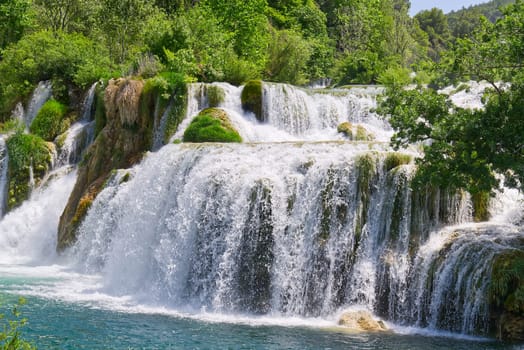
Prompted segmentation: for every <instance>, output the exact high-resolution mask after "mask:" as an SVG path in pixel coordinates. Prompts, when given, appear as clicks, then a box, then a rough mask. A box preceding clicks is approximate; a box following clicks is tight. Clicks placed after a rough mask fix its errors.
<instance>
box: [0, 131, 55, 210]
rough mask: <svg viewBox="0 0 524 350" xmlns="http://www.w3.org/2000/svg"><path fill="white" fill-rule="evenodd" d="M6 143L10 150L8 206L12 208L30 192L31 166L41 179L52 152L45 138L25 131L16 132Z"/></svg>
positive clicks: (36, 176)
mask: <svg viewBox="0 0 524 350" xmlns="http://www.w3.org/2000/svg"><path fill="white" fill-rule="evenodd" d="M6 143H7V150H8V152H9V198H8V207H9V209H12V208H14V207H16V206H18V205H19V204H20V203H22V201H24V200H25V199H27V198H28V196H29V194H30V190H31V189H30V188H29V180H30V176H29V174H30V168H31V167H32V169H33V172H34V177H35V180H36V181H38V180H39V179H41V178H42V177H43V176H44V174H45V173H46V172H47V170H48V168H49V164H50V163H51V153H50V150H49V147H48V145H47V143H46V142H45V141H44V140H43V139H41V138H40V137H38V136H36V135H31V134H24V133H23V132H17V133H15V134H14V135H12V136H11V137H9V139H7V142H6Z"/></svg>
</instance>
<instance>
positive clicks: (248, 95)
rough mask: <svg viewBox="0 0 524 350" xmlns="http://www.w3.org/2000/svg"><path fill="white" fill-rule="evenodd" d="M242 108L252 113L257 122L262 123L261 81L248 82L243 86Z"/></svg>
mask: <svg viewBox="0 0 524 350" xmlns="http://www.w3.org/2000/svg"><path fill="white" fill-rule="evenodd" d="M241 100H242V108H243V109H244V110H245V111H248V112H253V113H254V114H255V117H256V118H257V119H258V120H259V121H264V116H263V115H262V81H260V80H250V81H248V82H247V83H246V85H245V86H244V89H243V90H242V95H241Z"/></svg>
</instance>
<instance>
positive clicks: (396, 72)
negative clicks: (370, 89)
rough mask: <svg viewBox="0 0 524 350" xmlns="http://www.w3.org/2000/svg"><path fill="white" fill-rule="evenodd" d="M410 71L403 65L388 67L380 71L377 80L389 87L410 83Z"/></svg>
mask: <svg viewBox="0 0 524 350" xmlns="http://www.w3.org/2000/svg"><path fill="white" fill-rule="evenodd" d="M410 73H411V71H410V70H409V69H407V68H403V67H390V68H388V69H386V70H385V71H384V72H382V73H380V74H379V76H378V78H377V82H379V83H380V84H382V85H386V86H390V87H402V86H406V85H408V84H409V83H411V77H410Z"/></svg>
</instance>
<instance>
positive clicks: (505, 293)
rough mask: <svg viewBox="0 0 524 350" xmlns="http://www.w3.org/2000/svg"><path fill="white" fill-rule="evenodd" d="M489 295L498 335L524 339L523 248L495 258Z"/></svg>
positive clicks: (503, 337) (493, 326) (494, 325)
mask: <svg viewBox="0 0 524 350" xmlns="http://www.w3.org/2000/svg"><path fill="white" fill-rule="evenodd" d="M489 294H490V301H491V314H492V319H493V320H495V322H494V324H493V325H492V329H494V330H495V332H496V335H497V337H499V338H501V339H512V340H520V341H524V250H513V251H509V252H506V253H503V254H500V255H498V256H497V257H496V258H495V260H494V262H493V267H492V273H491V284H490V289H489Z"/></svg>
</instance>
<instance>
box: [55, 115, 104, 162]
mask: <svg viewBox="0 0 524 350" xmlns="http://www.w3.org/2000/svg"><path fill="white" fill-rule="evenodd" d="M94 135H95V121H88V120H85V119H83V120H81V121H78V122H76V123H74V124H73V125H71V127H70V128H69V129H68V130H67V131H66V133H65V134H64V135H61V136H59V137H58V138H59V139H61V140H60V142H59V153H58V159H57V162H56V166H57V167H62V166H64V165H68V164H76V163H78V162H79V161H80V160H81V158H82V154H83V152H84V150H85V149H86V148H87V147H88V146H89V145H90V144H91V143H92V142H93V140H94Z"/></svg>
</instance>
